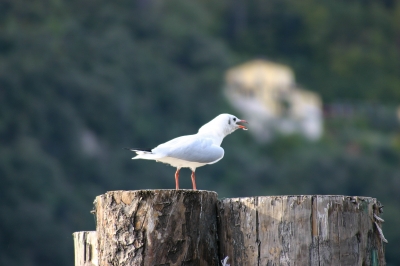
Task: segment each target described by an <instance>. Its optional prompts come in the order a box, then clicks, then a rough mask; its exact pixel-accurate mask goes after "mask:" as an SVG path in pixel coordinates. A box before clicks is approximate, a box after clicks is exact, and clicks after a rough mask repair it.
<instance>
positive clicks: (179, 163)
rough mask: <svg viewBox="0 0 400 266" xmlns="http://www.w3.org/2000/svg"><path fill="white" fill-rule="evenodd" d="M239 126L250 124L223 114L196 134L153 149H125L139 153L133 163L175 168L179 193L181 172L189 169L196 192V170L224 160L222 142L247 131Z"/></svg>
mask: <svg viewBox="0 0 400 266" xmlns="http://www.w3.org/2000/svg"><path fill="white" fill-rule="evenodd" d="M239 123H247V121H246V120H242V119H239V118H237V117H236V116H234V115H230V114H220V115H218V116H217V117H215V118H214V119H213V120H211V121H210V122H208V123H207V124H205V125H203V126H202V127H201V128H200V129H199V131H198V132H197V134H194V135H186V136H181V137H177V138H175V139H172V140H170V141H167V142H165V143H162V144H160V145H158V146H157V147H155V148H153V149H138V148H125V149H128V150H131V151H134V152H136V154H137V155H136V156H135V157H133V158H132V159H145V160H155V161H157V162H162V163H166V164H169V165H171V166H173V167H176V172H175V185H176V189H177V190H178V189H179V171H180V170H181V168H190V169H191V170H192V175H191V178H192V186H193V190H197V189H196V176H195V171H196V168H197V167H200V166H203V165H206V164H213V163H216V162H218V161H219V160H221V159H222V158H223V157H224V149H223V148H221V143H222V140H223V139H224V138H225V137H226V136H227V135H229V134H231V133H233V132H234V131H235V130H237V129H243V130H247V128H246V127H245V126H243V125H240V124H239Z"/></svg>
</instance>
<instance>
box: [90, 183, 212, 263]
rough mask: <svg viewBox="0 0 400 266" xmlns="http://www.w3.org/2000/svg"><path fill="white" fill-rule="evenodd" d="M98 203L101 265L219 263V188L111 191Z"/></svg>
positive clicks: (97, 216)
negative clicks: (213, 189)
mask: <svg viewBox="0 0 400 266" xmlns="http://www.w3.org/2000/svg"><path fill="white" fill-rule="evenodd" d="M94 205H95V213H96V220H97V237H98V243H99V246H98V254H99V258H98V259H99V265H102V266H103V265H144V266H146V265H170V266H172V265H218V245H217V218H216V206H217V194H216V193H215V192H210V191H193V190H140V191H111V192H107V193H106V194H104V195H101V196H98V197H96V200H95V203H94Z"/></svg>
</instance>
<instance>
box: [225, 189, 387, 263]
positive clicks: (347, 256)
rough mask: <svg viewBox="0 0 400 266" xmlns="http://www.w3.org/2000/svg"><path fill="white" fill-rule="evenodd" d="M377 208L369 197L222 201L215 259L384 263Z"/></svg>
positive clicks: (274, 198)
mask: <svg viewBox="0 0 400 266" xmlns="http://www.w3.org/2000/svg"><path fill="white" fill-rule="evenodd" d="M379 210H380V203H379V202H377V201H376V199H373V198H368V197H347V196H271V197H251V198H234V199H224V200H221V201H219V203H218V214H219V216H218V222H219V225H218V235H219V241H220V246H219V255H220V258H224V257H226V256H229V258H230V263H231V264H232V265H235V266H239V265H360V266H361V265H363V266H364V265H386V262H385V257H384V244H383V240H385V239H384V237H383V234H382V235H381V234H380V233H379V229H378V227H379V228H380V227H381V222H382V220H381V219H380V218H379ZM374 214H375V216H374ZM376 217H378V218H376Z"/></svg>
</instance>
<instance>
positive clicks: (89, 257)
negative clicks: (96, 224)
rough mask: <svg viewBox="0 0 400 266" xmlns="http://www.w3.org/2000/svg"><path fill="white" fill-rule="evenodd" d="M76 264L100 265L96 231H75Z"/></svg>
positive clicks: (80, 265) (82, 265)
mask: <svg viewBox="0 0 400 266" xmlns="http://www.w3.org/2000/svg"><path fill="white" fill-rule="evenodd" d="M72 235H73V237H74V248H75V266H98V265H99V264H98V262H97V233H96V231H83V232H75V233H73V234H72Z"/></svg>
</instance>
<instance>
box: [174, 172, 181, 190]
mask: <svg viewBox="0 0 400 266" xmlns="http://www.w3.org/2000/svg"><path fill="white" fill-rule="evenodd" d="M180 170H181V168H176V172H175V189H176V190H178V189H179V171H180Z"/></svg>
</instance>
